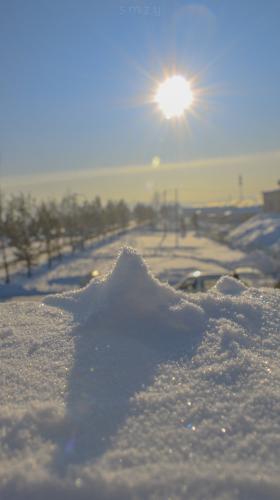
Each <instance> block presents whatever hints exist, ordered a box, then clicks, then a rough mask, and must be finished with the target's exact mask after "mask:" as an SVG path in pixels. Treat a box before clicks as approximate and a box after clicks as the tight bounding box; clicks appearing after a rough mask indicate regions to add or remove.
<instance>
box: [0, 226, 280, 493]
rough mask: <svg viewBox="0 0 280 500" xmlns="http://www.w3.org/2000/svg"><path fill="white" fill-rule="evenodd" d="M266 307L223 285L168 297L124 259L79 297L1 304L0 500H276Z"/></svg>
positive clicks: (278, 454) (269, 307)
mask: <svg viewBox="0 0 280 500" xmlns="http://www.w3.org/2000/svg"><path fill="white" fill-rule="evenodd" d="M190 238H191V236H190ZM140 240H141V238H140ZM155 241H156V240H155ZM194 244H195V241H194ZM202 247H203V245H202ZM182 250H183V249H182ZM182 250H180V249H179V248H178V249H176V250H174V255H172V256H170V255H169V256H168V257H166V259H170V261H169V262H170V263H172V265H173V266H174V265H176V262H177V260H176V259H178V260H179V261H180V262H181V259H186V256H185V253H184V256H181V254H180V252H181V251H182ZM100 251H101V252H102V253H103V261H102V262H103V263H104V268H102V271H104V273H105V272H107V265H106V264H105V262H106V258H105V256H106V249H103V250H100ZM107 251H108V261H110V263H111V259H112V249H107ZM156 252H159V253H162V254H164V252H165V249H164V246H162V248H158V247H157V246H155V245H154V244H152V245H151V249H147V248H146V249H145V253H146V255H147V258H148V260H149V262H151V263H152V264H153V265H154V268H155V270H156V272H159V271H160V269H161V268H162V266H161V268H160V269H158V268H157V259H158V258H159V257H158V256H157V255H156ZM195 255H196V258H197V259H198V261H197V262H199V264H201V263H204V262H205V263H207V251H206V250H205V253H203V249H200V250H199V249H197V252H196V253H195ZM216 257H217V260H218V259H219V255H218V254H217V255H216ZM221 257H222V256H221ZM199 259H201V260H199ZM100 262H101V260H100ZM166 262H167V261H166ZM223 262H224V261H223ZM98 263H99V260H98V259H97V260H96V262H95V264H94V265H97V264H98ZM208 264H209V265H210V264H211V265H212V264H213V262H212V256H211V262H208ZM188 265H189V264H188V263H187V266H188ZM180 266H181V263H180ZM166 269H167V264H166ZM172 269H173V267H172ZM279 306H280V292H279V291H278V290H272V289H264V290H256V289H246V287H245V286H244V285H242V284H241V283H240V282H238V281H236V280H234V279H233V278H230V277H224V278H222V279H221V280H220V281H219V282H218V284H217V285H216V287H215V288H214V289H212V291H211V292H210V293H208V294H201V295H200V294H197V295H183V294H181V293H178V292H175V291H174V289H172V288H170V287H168V286H166V285H164V284H162V283H160V282H159V281H157V280H155V279H154V278H153V276H152V274H151V273H150V272H149V270H148V268H147V266H146V264H145V262H144V261H143V259H142V257H141V256H140V255H139V254H138V253H137V252H136V251H134V250H132V249H124V250H123V252H122V253H121V255H120V257H119V259H118V261H117V263H116V265H115V267H114V269H113V271H112V272H111V273H110V274H108V275H107V276H106V277H105V278H104V279H103V280H99V281H98V280H95V281H93V282H91V283H90V284H89V285H88V286H87V287H86V288H84V289H81V290H78V291H74V292H66V293H65V294H64V295H57V296H49V297H47V298H45V299H44V302H43V303H40V302H17V303H2V304H0V311H1V314H0V321H1V326H0V343H1V365H0V369H1V385H2V387H1V403H2V404H1V416H0V421H1V432H0V439H1V456H0V460H1V461H0V498H1V500H27V499H28V500H35V499H36V500H37V499H40V500H49V499H52V500H56V499H60V500H61V499H66V498H67V499H75V500H84V499H98V500H99V499H100V500H102V499H120V500H125V499H131V498H135V499H137V498H143V499H144V498H152V499H179V498H187V499H215V500H216V499H240V500H241V499H242V500H245V499H246V500H260V499H271V500H272V499H273V500H274V499H275V500H276V499H279V497H280V478H279V461H280V437H279V436H280V419H279V415H280V395H279V386H280V368H279V325H280V307H279Z"/></svg>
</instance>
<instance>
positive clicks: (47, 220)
mask: <svg viewBox="0 0 280 500" xmlns="http://www.w3.org/2000/svg"><path fill="white" fill-rule="evenodd" d="M58 228H60V224H59V216H58V211H57V207H56V204H55V202H50V203H45V202H42V203H41V204H40V205H39V207H38V209H37V212H36V229H37V236H38V238H39V240H43V242H44V245H45V251H46V254H47V258H48V267H49V268H50V267H51V265H52V259H53V253H54V251H55V249H56V250H57V242H56V240H57V238H58V237H59V234H58Z"/></svg>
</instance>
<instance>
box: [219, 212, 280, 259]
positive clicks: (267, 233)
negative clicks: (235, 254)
mask: <svg viewBox="0 0 280 500" xmlns="http://www.w3.org/2000/svg"><path fill="white" fill-rule="evenodd" d="M228 241H229V242H230V243H231V244H232V245H234V246H235V247H239V248H242V249H245V250H251V249H256V248H257V249H264V250H266V249H269V250H271V251H275V252H278V251H279V249H280V215H279V214H259V215H256V216H255V217H252V218H250V219H249V220H247V221H246V222H244V223H243V224H241V225H240V226H238V227H237V228H236V229H234V230H233V231H231V233H230V234H229V236H228Z"/></svg>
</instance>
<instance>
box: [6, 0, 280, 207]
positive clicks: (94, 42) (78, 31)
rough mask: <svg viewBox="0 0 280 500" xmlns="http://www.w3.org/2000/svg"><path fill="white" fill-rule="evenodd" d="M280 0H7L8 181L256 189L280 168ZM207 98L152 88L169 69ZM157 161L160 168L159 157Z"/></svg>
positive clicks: (147, 190) (202, 196)
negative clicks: (160, 104)
mask: <svg viewBox="0 0 280 500" xmlns="http://www.w3.org/2000/svg"><path fill="white" fill-rule="evenodd" d="M279 15H280V3H279V0H267V1H266V2H264V1H260V0H234V1H232V0H209V1H195V0H193V1H186V0H184V1H183V0H176V1H175V0H135V1H133V0H112V1H110V0H104V1H103V2H99V1H97V0H90V1H88V0H79V1H78V0H75V1H73V0H25V1H24V2H23V1H22V0H0V63H1V65H0V155H1V156H0V159H1V161H0V183H1V184H2V187H3V189H4V190H5V191H7V193H10V192H14V191H16V190H22V191H31V192H32V193H33V194H35V195H38V196H52V195H55V196H59V195H60V194H63V192H65V191H77V190H78V191H79V193H80V194H81V195H82V196H91V195H92V196H95V195H96V194H101V196H103V197H105V198H109V197H112V198H117V197H125V198H126V199H128V201H132V202H135V201H137V200H145V201H148V200H150V199H152V197H153V194H154V192H155V191H156V190H157V191H159V192H162V190H163V189H167V190H170V192H172V190H173V189H174V188H175V187H179V189H180V193H181V194H180V196H181V200H182V201H184V202H186V203H208V202H214V201H215V200H216V201H223V200H224V201H229V200H234V199H236V198H238V196H239V192H238V183H237V180H238V175H240V174H242V175H243V182H244V188H243V189H244V197H245V198H250V199H252V200H257V199H259V197H260V193H261V191H262V189H270V188H273V187H275V186H276V182H277V180H278V178H279V177H280V171H279V170H280V169H279V157H280V153H279V152H280V146H279V131H280V112H279V111H280V99H279V80H280V78H279V77H280V58H279V50H280V35H279ZM175 73H178V74H182V75H184V76H185V77H186V78H187V79H190V80H191V81H192V82H193V86H194V91H195V92H197V95H198V96H199V99H197V102H195V103H194V106H193V109H192V110H190V111H189V112H187V113H186V115H185V118H184V119H182V120H177V121H174V120H166V119H164V117H163V116H162V115H161V113H160V112H159V111H158V109H157V107H156V105H155V103H154V102H152V100H153V96H154V94H155V91H156V88H157V86H158V84H159V82H161V81H162V80H164V78H165V77H166V76H167V75H171V74H175ZM155 157H158V158H159V159H160V165H158V166H157V168H155V167H154V165H153V158H155Z"/></svg>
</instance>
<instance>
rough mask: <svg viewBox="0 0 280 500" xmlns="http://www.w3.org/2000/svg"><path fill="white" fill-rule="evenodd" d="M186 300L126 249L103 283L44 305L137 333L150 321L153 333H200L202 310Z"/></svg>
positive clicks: (203, 320) (203, 317) (133, 251)
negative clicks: (161, 281) (138, 329)
mask: <svg viewBox="0 0 280 500" xmlns="http://www.w3.org/2000/svg"><path fill="white" fill-rule="evenodd" d="M184 299H185V297H184ZM184 299H183V296H182V294H181V293H178V292H176V291H175V290H174V289H172V288H171V287H170V286H168V285H165V284H162V283H160V282H159V281H158V280H157V279H156V278H155V277H154V276H153V275H152V274H151V272H150V271H149V269H148V267H147V265H146V263H145V262H144V260H143V259H142V257H141V256H140V255H139V254H138V253H137V251H136V250H134V249H133V248H130V247H124V248H123V249H122V251H121V253H120V254H119V257H118V259H117V261H116V263H115V265H114V267H113V269H112V271H111V273H110V274H109V275H108V276H107V277H106V278H105V279H104V280H103V281H98V280H92V281H91V282H90V283H89V285H88V286H87V287H85V288H84V289H82V290H79V291H74V292H71V293H65V294H61V295H53V296H49V297H47V298H46V299H45V303H46V304H48V305H52V306H55V307H60V308H63V309H66V310H68V311H70V312H72V314H73V315H74V318H75V319H76V320H78V321H80V322H87V323H88V324H89V323H90V322H92V323H94V322H95V321H96V320H97V318H102V322H103V323H105V322H110V324H115V325H117V326H118V328H119V329H120V327H121V325H123V327H124V328H125V327H127V326H128V325H130V326H131V327H132V326H133V329H134V331H135V330H137V327H138V326H139V324H141V325H142V326H141V330H142V331H143V330H145V328H146V322H147V321H149V323H151V324H152V325H153V331H162V330H164V331H167V330H168V331H170V330H171V331H172V330H174V329H175V330H176V331H177V330H182V331H192V332H194V330H196V331H197V330H199V331H201V329H202V328H203V326H205V321H206V319H205V313H204V311H203V309H202V308H201V307H200V306H199V305H196V304H192V303H189V302H187V301H186V300H184ZM140 320H141V321H140ZM137 321H139V323H138V324H137ZM124 323H125V324H124ZM143 325H144V326H143Z"/></svg>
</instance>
